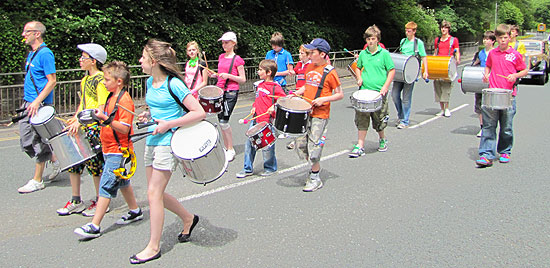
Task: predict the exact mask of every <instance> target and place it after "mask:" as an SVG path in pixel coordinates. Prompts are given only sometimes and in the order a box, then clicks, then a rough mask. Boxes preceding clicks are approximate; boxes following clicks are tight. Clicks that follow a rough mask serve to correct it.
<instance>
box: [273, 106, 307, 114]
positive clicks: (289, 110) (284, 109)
mask: <svg viewBox="0 0 550 268" xmlns="http://www.w3.org/2000/svg"><path fill="white" fill-rule="evenodd" d="M275 106H276V107H278V108H280V109H281V110H283V111H286V112H293V113H300V114H307V113H310V112H311V110H312V108H309V109H307V110H294V109H290V108H286V107H284V106H282V105H280V104H279V103H275Z"/></svg>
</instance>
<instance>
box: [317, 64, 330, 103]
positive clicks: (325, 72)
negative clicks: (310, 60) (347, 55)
mask: <svg viewBox="0 0 550 268" xmlns="http://www.w3.org/2000/svg"><path fill="white" fill-rule="evenodd" d="M332 70H334V67H332V65H327V66H325V68H324V69H323V77H322V78H321V83H319V87H318V88H317V93H315V98H314V99H316V98H319V96H321V91H323V86H324V84H325V79H326V78H327V75H328V74H329V73H330V72H331V71H332Z"/></svg>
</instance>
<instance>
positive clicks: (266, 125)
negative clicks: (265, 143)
mask: <svg viewBox="0 0 550 268" xmlns="http://www.w3.org/2000/svg"><path fill="white" fill-rule="evenodd" d="M262 123H265V125H264V126H263V127H262V128H260V129H259V131H258V132H254V134H253V135H255V134H258V133H260V132H262V130H264V129H265V128H266V127H268V126H269V125H270V124H269V123H268V122H266V121H262V122H258V123H257V124H256V125H254V126H253V127H252V128H250V129H248V130H247V131H246V132H245V133H244V134H245V135H246V136H247V137H251V135H248V132H249V131H250V130H252V129H253V128H255V127H256V126H259V125H262Z"/></svg>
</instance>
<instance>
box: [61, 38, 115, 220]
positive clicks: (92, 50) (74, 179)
mask: <svg viewBox="0 0 550 268" xmlns="http://www.w3.org/2000/svg"><path fill="white" fill-rule="evenodd" d="M77 47H78V49H80V50H81V51H82V53H81V56H80V58H79V63H80V68H81V69H82V70H85V71H87V72H88V74H87V75H86V76H84V78H82V81H81V82H80V93H81V94H80V95H81V97H80V104H79V105H78V108H77V109H76V112H75V115H74V117H73V118H71V119H69V120H68V125H69V126H68V127H67V129H68V130H69V133H70V134H72V135H75V134H76V133H77V131H78V130H79V129H82V131H83V132H84V133H86V138H87V139H88V141H89V142H90V145H91V146H92V147H96V146H100V145H101V140H100V138H99V126H98V124H97V122H96V123H90V122H85V123H86V124H84V121H83V120H80V121H82V123H81V122H79V118H78V117H79V114H80V115H81V116H82V117H86V112H87V111H88V112H89V111H91V110H94V109H97V110H99V111H100V112H103V109H104V106H105V101H106V100H107V97H108V96H109V92H108V91H107V89H106V88H105V84H104V78H103V72H102V71H100V68H101V66H102V65H103V64H104V63H105V61H106V60H107V51H105V48H103V47H102V46H100V45H98V44H94V43H89V44H80V45H78V46H77ZM82 111H84V112H82ZM81 112H82V113H81ZM88 117H89V116H88ZM81 124H82V125H81ZM96 152H98V153H97V155H96V156H95V157H93V158H91V159H89V160H88V161H86V162H84V163H82V164H78V165H75V166H73V167H71V168H69V170H68V172H69V177H70V180H71V190H72V197H71V199H70V200H69V201H68V202H67V203H66V204H65V206H64V207H62V208H60V209H58V210H57V214H59V215H63V216H64V215H70V214H73V213H81V212H82V215H84V216H87V217H92V216H93V215H94V214H95V210H96V202H97V195H98V194H99V192H98V191H99V181H100V179H101V173H102V171H103V165H104V160H103V154H102V153H101V150H100V149H99V148H96ZM84 168H87V169H88V172H89V173H90V175H91V176H92V177H93V180H94V185H95V189H96V197H95V198H93V199H92V200H90V202H89V203H85V202H83V201H82V199H81V197H80V177H81V174H82V172H83V171H84Z"/></svg>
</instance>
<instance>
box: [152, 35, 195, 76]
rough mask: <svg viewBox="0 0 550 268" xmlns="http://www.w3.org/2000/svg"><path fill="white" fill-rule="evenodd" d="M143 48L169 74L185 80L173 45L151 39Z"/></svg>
mask: <svg viewBox="0 0 550 268" xmlns="http://www.w3.org/2000/svg"><path fill="white" fill-rule="evenodd" d="M143 50H144V51H145V52H146V53H147V55H149V58H151V59H153V60H155V61H156V62H158V64H159V67H160V69H161V70H162V71H163V72H165V73H166V74H168V75H172V76H175V77H177V78H179V79H180V80H181V81H185V80H184V78H183V75H182V74H181V69H180V67H179V66H178V65H177V64H176V63H177V61H178V58H177V57H176V51H175V50H174V49H172V45H171V44H170V43H168V42H163V41H160V40H157V39H149V41H147V45H145V48H143Z"/></svg>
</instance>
